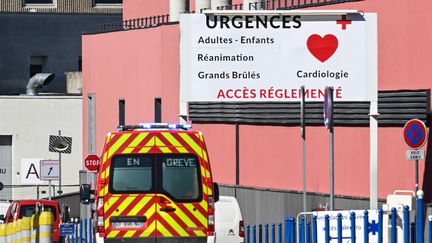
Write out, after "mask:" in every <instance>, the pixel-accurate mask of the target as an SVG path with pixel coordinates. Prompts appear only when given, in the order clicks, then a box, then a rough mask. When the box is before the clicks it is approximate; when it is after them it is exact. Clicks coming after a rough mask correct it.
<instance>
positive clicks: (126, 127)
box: [117, 123, 192, 131]
mask: <svg viewBox="0 0 432 243" xmlns="http://www.w3.org/2000/svg"><path fill="white" fill-rule="evenodd" d="M191 127H192V125H191V124H170V123H140V124H138V125H122V126H119V127H118V128H117V130H118V131H126V130H135V129H183V130H188V129H190V128H191Z"/></svg>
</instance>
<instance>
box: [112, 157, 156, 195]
mask: <svg viewBox="0 0 432 243" xmlns="http://www.w3.org/2000/svg"><path fill="white" fill-rule="evenodd" d="M152 158H153V157H152V156H148V155H131V154H128V155H117V156H115V157H113V159H112V162H111V166H112V170H111V171H112V172H111V173H112V174H111V181H110V190H111V191H112V192H114V193H119V192H137V191H139V192H149V191H151V190H152V189H153V163H152Z"/></svg>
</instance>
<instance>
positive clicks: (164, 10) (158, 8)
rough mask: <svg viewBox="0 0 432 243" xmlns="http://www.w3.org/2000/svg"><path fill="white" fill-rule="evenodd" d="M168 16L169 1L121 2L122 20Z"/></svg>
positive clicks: (141, 0) (139, 0)
mask: <svg viewBox="0 0 432 243" xmlns="http://www.w3.org/2000/svg"><path fill="white" fill-rule="evenodd" d="M165 14H169V0H157V1H151V0H123V20H128V19H137V18H144V17H149V16H154V15H165Z"/></svg>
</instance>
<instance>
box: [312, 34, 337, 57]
mask: <svg viewBox="0 0 432 243" xmlns="http://www.w3.org/2000/svg"><path fill="white" fill-rule="evenodd" d="M307 47H308V49H309V51H310V53H312V55H313V56H314V57H315V58H316V59H318V60H320V61H321V62H325V61H327V59H329V58H330V57H331V56H332V55H333V54H334V53H335V51H336V49H337V48H338V39H337V38H336V36H334V35H332V34H328V35H325V36H324V37H321V36H320V35H317V34H313V35H311V36H309V38H308V39H307Z"/></svg>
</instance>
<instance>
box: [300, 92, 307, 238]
mask: <svg viewBox="0 0 432 243" xmlns="http://www.w3.org/2000/svg"><path fill="white" fill-rule="evenodd" d="M300 91H301V102H300V131H301V137H302V159H303V212H306V211H307V194H306V126H305V86H301V87H300ZM306 230H307V229H306V227H305V228H304V233H305V234H306Z"/></svg>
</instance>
